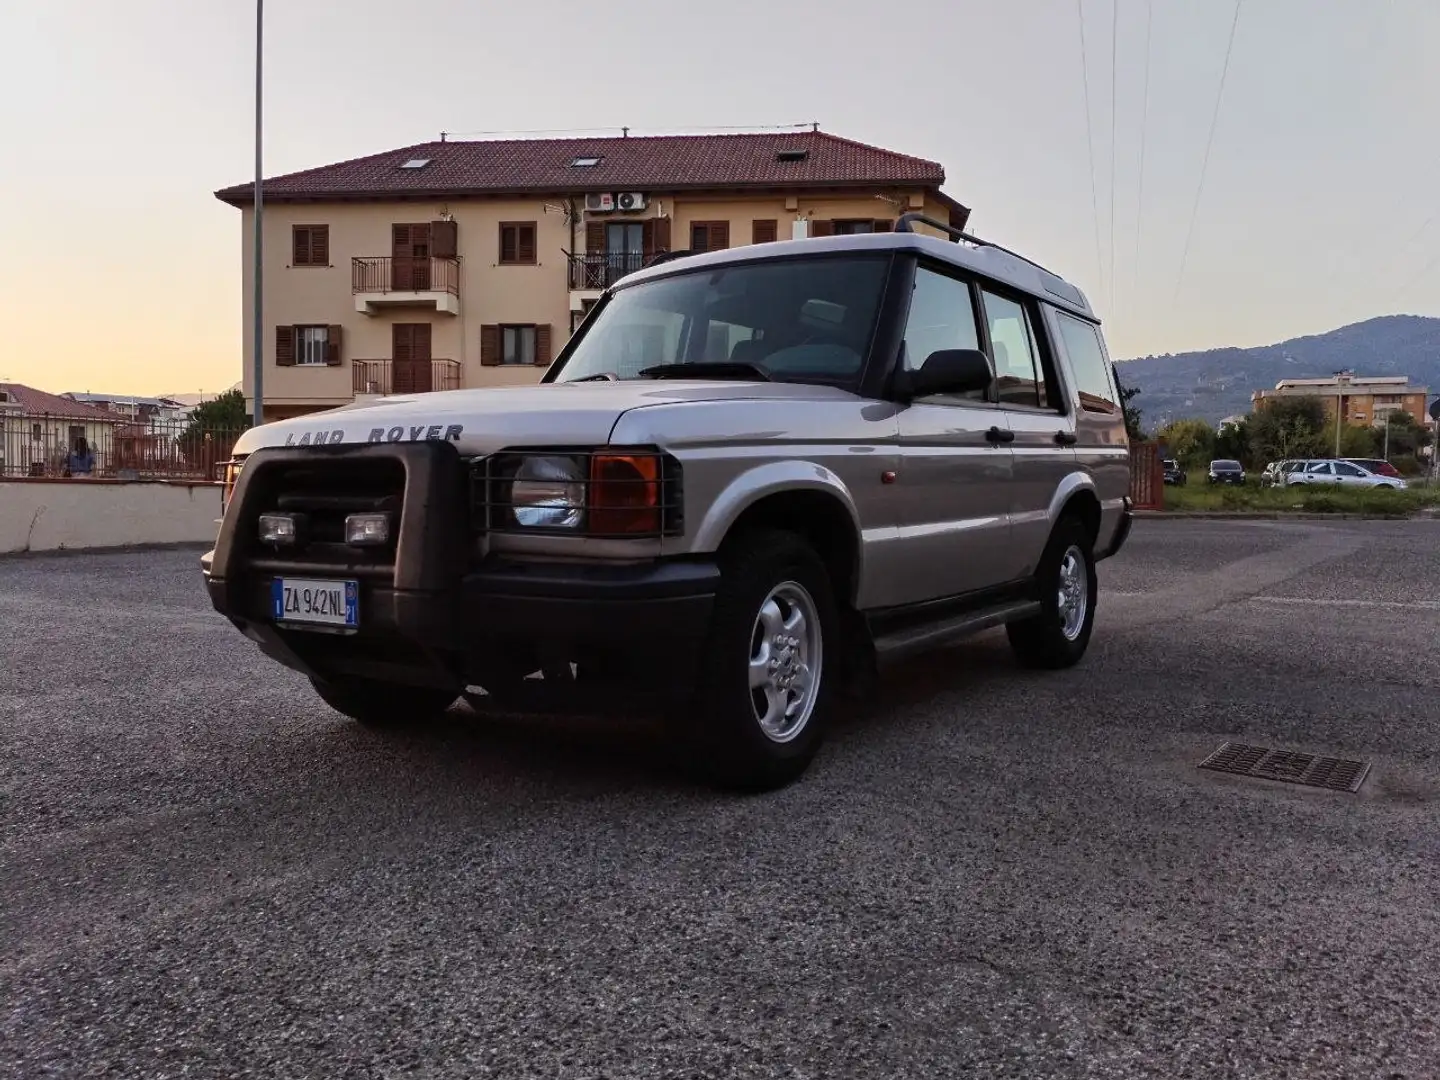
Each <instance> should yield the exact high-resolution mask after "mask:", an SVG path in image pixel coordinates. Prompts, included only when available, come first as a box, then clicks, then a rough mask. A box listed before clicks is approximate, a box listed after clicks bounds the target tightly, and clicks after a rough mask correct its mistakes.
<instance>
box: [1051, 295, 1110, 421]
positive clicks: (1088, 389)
mask: <svg viewBox="0 0 1440 1080" xmlns="http://www.w3.org/2000/svg"><path fill="white" fill-rule="evenodd" d="M1055 322H1056V323H1057V325H1059V327H1060V338H1061V340H1062V341H1064V343H1065V353H1066V355H1067V356H1069V358H1070V370H1071V372H1072V374H1073V375H1074V377H1075V388H1076V390H1077V391H1079V394H1080V407H1081V408H1082V409H1089V410H1090V411H1092V412H1115V411H1116V410H1117V409H1118V408H1119V407H1120V395H1119V394H1118V393H1117V392H1116V390H1115V378H1114V372H1113V371H1111V370H1110V362H1109V361H1108V360H1106V359H1105V350H1104V349H1103V348H1102V347H1101V345H1100V331H1099V330H1097V329H1096V328H1095V327H1094V326H1092V325H1091V324H1090V323H1087V322H1082V321H1081V320H1080V319H1077V318H1075V317H1074V316H1072V315H1066V314H1065V313H1064V312H1060V311H1057V312H1056V313H1055Z"/></svg>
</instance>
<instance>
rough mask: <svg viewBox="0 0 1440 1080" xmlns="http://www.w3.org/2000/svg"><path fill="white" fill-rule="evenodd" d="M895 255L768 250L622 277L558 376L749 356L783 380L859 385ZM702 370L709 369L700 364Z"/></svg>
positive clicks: (627, 375) (629, 372)
mask: <svg viewBox="0 0 1440 1080" xmlns="http://www.w3.org/2000/svg"><path fill="white" fill-rule="evenodd" d="M888 265H889V257H888V256H887V255H879V256H874V255H840V256H819V257H813V258H801V259H783V260H781V259H767V260H763V261H759V262H751V263H737V264H735V265H732V266H723V267H718V268H716V269H713V270H706V271H696V272H692V273H688V274H677V275H675V276H673V277H664V278H659V279H657V280H654V281H647V282H642V283H640V284H638V285H632V286H630V287H628V288H623V287H622V288H620V289H618V290H617V291H616V292H615V294H614V296H612V297H611V298H610V300H609V302H608V303H607V304H606V305H605V307H604V308H603V309H602V310H601V311H600V312H599V313H598V314H597V315H596V317H595V321H594V322H593V323H592V324H591V325H590V326H589V327H588V328H587V329H586V331H585V334H584V336H583V337H582V338H581V339H580V340H579V341H578V342H576V344H575V348H574V351H573V352H571V353H570V355H569V356H568V357H567V358H566V361H565V365H564V367H563V368H562V369H561V370H560V372H559V373H558V374H557V375H556V378H555V381H556V382H575V381H576V380H577V379H587V378H597V377H605V376H610V375H613V376H614V377H616V378H620V379H640V378H647V377H649V376H647V375H644V374H642V372H645V371H646V370H647V369H651V368H658V367H661V366H662V365H669V364H698V365H705V364H745V365H753V366H754V367H756V368H758V369H759V371H760V372H761V373H762V375H763V377H768V378H770V379H773V380H776V381H790V382H824V383H831V384H834V385H840V386H851V387H853V386H854V385H855V384H857V383H858V381H859V378H860V373H861V369H862V368H863V367H864V363H865V356H866V353H867V352H868V351H869V348H870V338H871V335H872V333H873V332H874V328H875V318H876V313H877V311H878V309H879V306H880V297H881V294H882V292H883V291H884V287H885V275H886V271H887V268H888ZM715 370H716V373H718V372H719V371H720V370H721V369H715ZM695 375H696V377H697V378H704V377H706V372H705V370H704V368H703V367H697V368H696V371H695ZM725 377H729V378H734V377H735V373H734V370H733V369H730V370H729V372H728V374H727V375H726V376H725ZM757 377H760V376H757Z"/></svg>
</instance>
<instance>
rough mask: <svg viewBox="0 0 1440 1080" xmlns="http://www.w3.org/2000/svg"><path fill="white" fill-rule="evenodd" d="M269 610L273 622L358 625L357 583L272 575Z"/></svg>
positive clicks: (352, 627) (350, 627) (351, 626)
mask: <svg viewBox="0 0 1440 1080" xmlns="http://www.w3.org/2000/svg"><path fill="white" fill-rule="evenodd" d="M270 603H271V613H272V614H273V615H274V616H275V621H276V622H288V623H310V624H312V625H315V626H340V627H346V628H349V629H354V628H355V627H358V626H359V625H360V583H359V582H357V581H320V580H316V579H313V578H293V577H292V578H276V579H275V580H274V582H273V583H272V584H271V586H270Z"/></svg>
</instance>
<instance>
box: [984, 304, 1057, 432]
mask: <svg viewBox="0 0 1440 1080" xmlns="http://www.w3.org/2000/svg"><path fill="white" fill-rule="evenodd" d="M983 296H984V301H985V323H986V325H987V326H988V327H989V330H990V349H991V352H992V353H993V360H994V363H995V385H996V387H997V389H998V390H999V395H1000V401H1001V402H1002V403H1004V404H1006V405H1029V406H1031V407H1033V408H1039V407H1040V406H1042V405H1044V404H1045V384H1044V382H1043V381H1042V380H1041V378H1040V374H1039V371H1040V365H1039V362H1038V358H1037V357H1036V355H1035V335H1034V333H1033V332H1032V331H1031V328H1030V320H1029V318H1028V317H1027V316H1026V314H1025V308H1024V307H1023V306H1022V305H1020V304H1017V303H1016V302H1015V301H1014V300H1008V299H1006V298H1005V297H1003V296H996V295H995V294H994V293H992V292H989V291H988V290H984V291H983Z"/></svg>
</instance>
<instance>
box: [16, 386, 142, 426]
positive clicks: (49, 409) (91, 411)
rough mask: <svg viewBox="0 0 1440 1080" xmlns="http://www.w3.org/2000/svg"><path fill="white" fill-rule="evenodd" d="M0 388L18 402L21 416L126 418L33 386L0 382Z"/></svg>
mask: <svg viewBox="0 0 1440 1080" xmlns="http://www.w3.org/2000/svg"><path fill="white" fill-rule="evenodd" d="M0 390H4V391H5V392H6V393H8V394H9V395H10V400H11V401H16V402H19V403H20V412H21V415H22V416H27V417H30V416H53V417H55V418H56V419H58V420H89V421H94V422H97V423H110V424H119V423H123V422H124V421H125V419H126V418H125V417H124V416H121V415H120V414H119V413H114V412H110V411H109V410H108V409H97V408H95V407H94V406H93V405H83V404H81V403H80V402H78V401H71V400H70V399H69V398H63V397H59V396H58V395H56V394H47V393H46V392H45V391H44V390H36V389H35V388H34V387H33V386H22V385H20V384H19V383H0Z"/></svg>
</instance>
